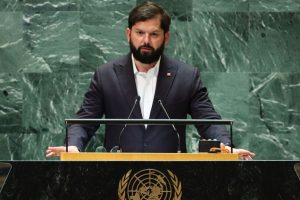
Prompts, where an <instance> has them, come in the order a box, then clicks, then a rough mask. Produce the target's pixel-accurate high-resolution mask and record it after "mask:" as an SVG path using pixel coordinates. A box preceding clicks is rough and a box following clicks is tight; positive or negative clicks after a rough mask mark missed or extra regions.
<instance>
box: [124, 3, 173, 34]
mask: <svg viewBox="0 0 300 200" xmlns="http://www.w3.org/2000/svg"><path fill="white" fill-rule="evenodd" d="M157 16H160V26H161V28H162V29H163V30H164V32H165V33H166V32H168V31H169V27H170V24H171V18H170V16H169V14H168V13H167V11H166V10H165V9H163V8H162V7H161V6H159V5H158V4H156V3H154V2H151V1H146V2H144V3H142V4H140V5H138V6H136V7H135V8H133V10H132V11H131V12H130V13H129V17H128V28H130V29H131V28H132V26H133V25H134V24H136V23H137V22H141V21H146V20H148V19H153V18H155V17H157Z"/></svg>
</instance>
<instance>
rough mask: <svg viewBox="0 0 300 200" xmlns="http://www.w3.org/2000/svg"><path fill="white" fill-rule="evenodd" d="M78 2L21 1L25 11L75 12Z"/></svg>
mask: <svg viewBox="0 0 300 200" xmlns="http://www.w3.org/2000/svg"><path fill="white" fill-rule="evenodd" d="M79 1H80V0H23V1H22V2H23V10H25V11H37V12H40V11H77V10H79V8H80V4H79Z"/></svg>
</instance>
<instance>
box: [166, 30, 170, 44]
mask: <svg viewBox="0 0 300 200" xmlns="http://www.w3.org/2000/svg"><path fill="white" fill-rule="evenodd" d="M169 39H170V31H168V32H166V33H165V46H166V44H167V43H168V41H169Z"/></svg>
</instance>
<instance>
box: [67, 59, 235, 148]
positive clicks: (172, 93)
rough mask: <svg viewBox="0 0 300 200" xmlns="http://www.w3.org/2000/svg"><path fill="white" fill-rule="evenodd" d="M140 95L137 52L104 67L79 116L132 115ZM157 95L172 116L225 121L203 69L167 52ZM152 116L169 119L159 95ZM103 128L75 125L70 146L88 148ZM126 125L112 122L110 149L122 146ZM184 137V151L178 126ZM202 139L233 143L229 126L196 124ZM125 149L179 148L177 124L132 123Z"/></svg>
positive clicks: (138, 116)
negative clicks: (202, 77) (135, 68)
mask: <svg viewBox="0 0 300 200" xmlns="http://www.w3.org/2000/svg"><path fill="white" fill-rule="evenodd" d="M136 97H137V89H136V85H135V78H134V74H133V67H132V59H131V54H128V55H126V56H124V57H122V58H120V59H118V60H114V61H112V62H110V63H107V64H104V65H102V66H101V67H99V68H98V69H97V70H96V72H95V73H94V76H93V78H92V80H91V84H90V86H89V89H88V91H87V92H86V94H85V97H84V101H83V104H82V105H81V107H80V110H79V111H78V112H77V114H76V118H81V119H84V118H102V117H104V116H105V118H110V119H113V118H118V119H126V118H127V117H128V115H129V113H130V110H131V108H132V106H133V104H134V101H135V98H136ZM155 97H159V98H160V99H161V100H162V102H163V104H164V106H165V107H166V110H167V111H168V113H169V115H170V118H172V119H186V118H187V115H188V114H189V115H191V117H192V118H194V119H220V118H221V117H220V116H219V115H218V114H217V113H216V112H215V110H214V108H213V105H212V103H211V101H210V99H209V97H208V92H207V89H206V88H205V87H204V86H203V84H202V82H201V80H200V75H199V71H198V70H197V69H196V68H194V67H192V66H189V65H187V64H185V63H182V62H179V61H176V60H173V59H170V58H168V57H167V56H165V55H163V56H162V58H161V63H160V68H159V73H158V78H157V86H156V91H155ZM131 118H133V119H142V114H141V110H140V106H139V105H137V106H136V107H135V109H134V111H133V113H132V117H131ZM150 118H151V119H167V116H166V115H165V113H164V112H163V110H162V108H161V106H160V105H159V104H158V102H157V99H154V102H153V105H152V109H151V113H150ZM98 128H99V126H96V125H76V124H75V125H72V126H71V127H70V128H69V138H68V143H69V145H75V146H77V147H78V148H79V149H80V150H83V149H84V147H85V145H86V144H87V142H88V141H89V139H90V138H91V137H92V136H94V134H95V131H96V130H97V129H98ZM122 128H123V125H106V127H105V139H104V146H105V148H106V149H107V150H110V149H111V148H113V147H114V146H117V145H119V134H120V131H121V129H122ZM176 128H177V129H178V132H179V134H180V138H181V151H182V152H186V139H185V138H186V134H185V128H186V127H185V126H176ZM196 128H197V130H198V132H199V134H200V135H201V136H202V138H206V139H218V140H220V141H221V142H223V143H225V144H229V143H230V138H229V134H228V132H227V130H226V128H225V127H224V126H209V125H201V126H197V127H196ZM120 143H121V148H122V151H124V152H176V151H177V143H178V141H177V135H176V134H175V133H174V131H173V129H172V127H171V126H167V125H149V126H148V127H147V128H145V126H143V125H129V126H127V127H126V129H125V131H124V132H123V134H122V137H121V141H120Z"/></svg>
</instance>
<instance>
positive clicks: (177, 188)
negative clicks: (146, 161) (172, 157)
mask: <svg viewBox="0 0 300 200" xmlns="http://www.w3.org/2000/svg"><path fill="white" fill-rule="evenodd" d="M167 171H168V173H169V175H170V179H171V181H172V185H173V188H174V194H173V195H174V196H173V200H181V197H182V185H181V182H180V181H179V180H178V178H177V176H176V175H175V174H174V173H172V172H171V171H170V170H167ZM131 172H132V170H129V171H128V172H127V173H126V174H125V175H124V176H123V177H122V179H121V180H120V181H119V186H118V197H119V200H126V188H127V185H128V182H129V178H130V174H131Z"/></svg>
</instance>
